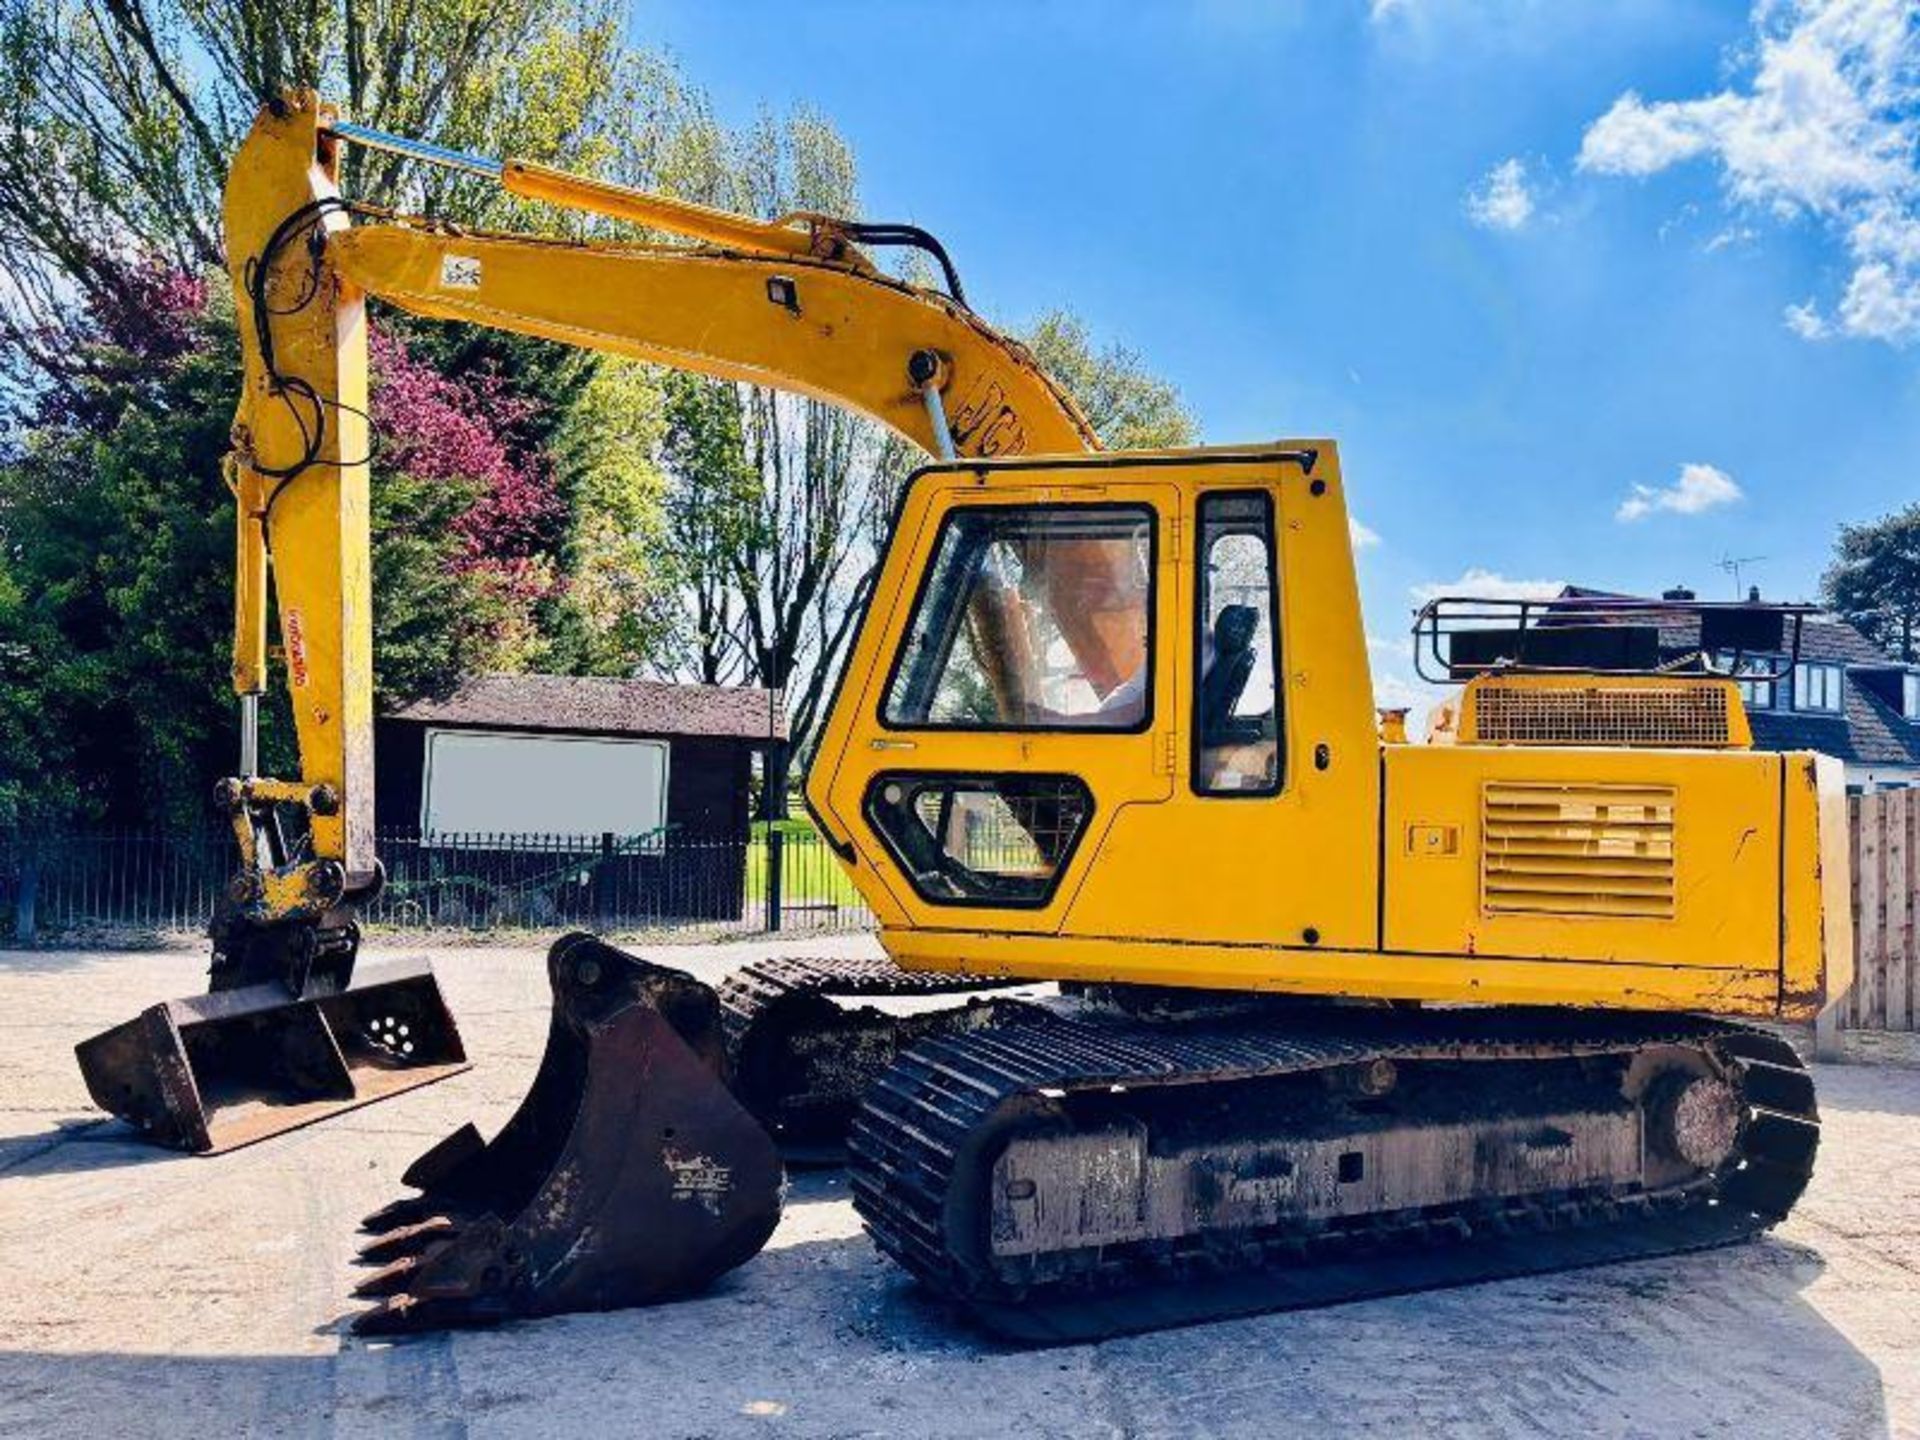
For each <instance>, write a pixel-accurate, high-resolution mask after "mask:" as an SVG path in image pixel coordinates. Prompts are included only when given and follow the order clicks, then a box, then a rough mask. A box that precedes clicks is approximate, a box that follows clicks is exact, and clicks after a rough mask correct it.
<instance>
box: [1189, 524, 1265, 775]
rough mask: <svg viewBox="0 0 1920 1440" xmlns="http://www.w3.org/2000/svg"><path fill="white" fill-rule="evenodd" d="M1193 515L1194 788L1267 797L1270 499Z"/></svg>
mask: <svg viewBox="0 0 1920 1440" xmlns="http://www.w3.org/2000/svg"><path fill="white" fill-rule="evenodd" d="M1199 511H1200V513H1199V525H1198V527H1197V528H1198V541H1199V555H1198V557H1197V559H1198V566H1197V575H1198V585H1199V595H1198V604H1197V606H1196V615H1195V618H1196V620H1197V622H1198V623H1197V625H1196V627H1195V636H1194V644H1195V646H1196V649H1197V654H1196V657H1195V664H1194V673H1195V674H1196V675H1198V676H1199V680H1198V682H1197V683H1196V684H1195V686H1194V724H1193V788H1194V789H1195V790H1196V791H1197V792H1199V793H1200V794H1202V795H1272V794H1274V793H1275V792H1277V791H1278V790H1279V789H1280V704H1279V683H1278V673H1279V642H1278V639H1277V635H1278V631H1277V627H1276V625H1275V620H1276V617H1277V616H1278V614H1279V594H1278V586H1277V584H1276V583H1275V566H1274V532H1273V501H1272V499H1271V497H1269V496H1267V495H1266V494H1264V493H1257V492H1246V491H1241V492H1235V493H1228V494H1212V495H1202V496H1201V497H1200V507H1199Z"/></svg>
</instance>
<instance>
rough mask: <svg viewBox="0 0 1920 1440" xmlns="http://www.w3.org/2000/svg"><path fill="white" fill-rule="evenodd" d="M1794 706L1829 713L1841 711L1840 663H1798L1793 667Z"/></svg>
mask: <svg viewBox="0 0 1920 1440" xmlns="http://www.w3.org/2000/svg"><path fill="white" fill-rule="evenodd" d="M1793 708H1794V709H1796V710H1819V711H1824V712H1826V713H1828V714H1838V713H1839V711H1840V667H1839V666H1838V665H1796V666H1794V667H1793Z"/></svg>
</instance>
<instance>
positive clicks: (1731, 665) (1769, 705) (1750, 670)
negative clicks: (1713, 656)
mask: <svg viewBox="0 0 1920 1440" xmlns="http://www.w3.org/2000/svg"><path fill="white" fill-rule="evenodd" d="M1736 658H1737V659H1738V663H1737V664H1736V663H1735V661H1736ZM1719 664H1720V667H1721V669H1723V670H1725V671H1727V672H1728V673H1729V674H1731V675H1732V676H1733V677H1734V679H1735V680H1736V681H1737V682H1738V684H1739V686H1740V703H1741V704H1742V705H1744V706H1746V707H1747V709H1749V710H1771V709H1773V681H1772V680H1771V679H1757V680H1747V679H1742V678H1741V677H1742V676H1747V675H1758V676H1771V675H1773V674H1774V673H1775V672H1776V671H1777V670H1778V669H1779V668H1780V666H1779V662H1778V661H1776V660H1774V659H1772V658H1770V657H1768V656H1764V655H1761V656H1753V655H1747V656H1741V657H1736V656H1735V654H1734V652H1732V651H1730V650H1723V651H1721V652H1720V656H1719Z"/></svg>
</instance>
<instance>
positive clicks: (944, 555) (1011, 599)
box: [881, 505, 1153, 731]
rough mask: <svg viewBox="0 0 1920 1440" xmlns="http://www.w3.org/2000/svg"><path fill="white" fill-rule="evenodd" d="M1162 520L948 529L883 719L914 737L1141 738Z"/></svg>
mask: <svg viewBox="0 0 1920 1440" xmlns="http://www.w3.org/2000/svg"><path fill="white" fill-rule="evenodd" d="M1152 631H1153V512H1152V511H1151V510H1149V509H1148V508H1147V507H1145V506H1141V505H1052V506H1018V507H1013V506H968V507H966V508H963V509H959V510H956V511H954V512H953V513H951V514H949V515H948V516H947V518H946V520H945V522H944V523H943V524H942V526H941V531H940V539H939V543H938V544H937V545H936V546H935V547H934V560H933V564H932V567H931V568H930V569H929V571H928V573H927V579H926V581H925V583H924V585H923V586H922V588H921V593H920V598H919V600H918V601H917V602H916V603H915V606H914V613H913V620H912V623H911V624H910V625H909V626H908V627H907V636H906V640H905V643H904V644H903V646H902V647H901V650H900V654H899V655H898V657H897V658H896V659H895V661H894V669H893V674H892V676H891V678H890V679H889V681H888V684H887V695H886V702H885V704H884V705H883V706H882V709H881V719H882V720H883V721H884V722H885V723H886V724H888V725H891V726H900V727H912V728H941V729H972V730H1059V729H1081V730H1119V731H1139V730H1144V729H1146V727H1147V726H1148V724H1149V723H1150V722H1151V720H1152V707H1153V667H1152V648H1153V647H1152V638H1153V636H1152Z"/></svg>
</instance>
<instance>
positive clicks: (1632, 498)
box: [1613, 464, 1743, 521]
mask: <svg viewBox="0 0 1920 1440" xmlns="http://www.w3.org/2000/svg"><path fill="white" fill-rule="evenodd" d="M1742 494H1743V492H1742V491H1741V489H1740V486H1739V485H1738V484H1736V483H1735V481H1734V478H1733V477H1732V476H1731V475H1729V474H1727V472H1726V471H1724V470H1722V469H1720V468H1719V467H1718V466H1715V465H1700V464H1689V465H1682V466H1681V467H1680V474H1679V476H1678V477H1677V478H1676V479H1675V480H1674V482H1673V483H1672V484H1671V485H1667V486H1664V487H1658V488H1657V487H1655V486H1652V485H1635V486H1634V487H1633V492H1632V493H1631V494H1629V495H1628V496H1627V498H1626V499H1624V500H1622V501H1621V502H1620V508H1619V509H1618V510H1616V511H1614V513H1613V518H1614V519H1616V520H1623V521H1631V520H1642V519H1645V518H1646V517H1647V516H1649V515H1652V514H1654V513H1656V512H1657V511H1661V510H1669V511H1672V512H1673V513H1674V514H1675V515H1698V514H1699V513H1700V512H1701V511H1703V510H1717V509H1719V508H1720V507H1721V506H1722V505H1731V504H1733V503H1734V502H1735V501H1736V500H1739V499H1740V498H1741V497H1742Z"/></svg>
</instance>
